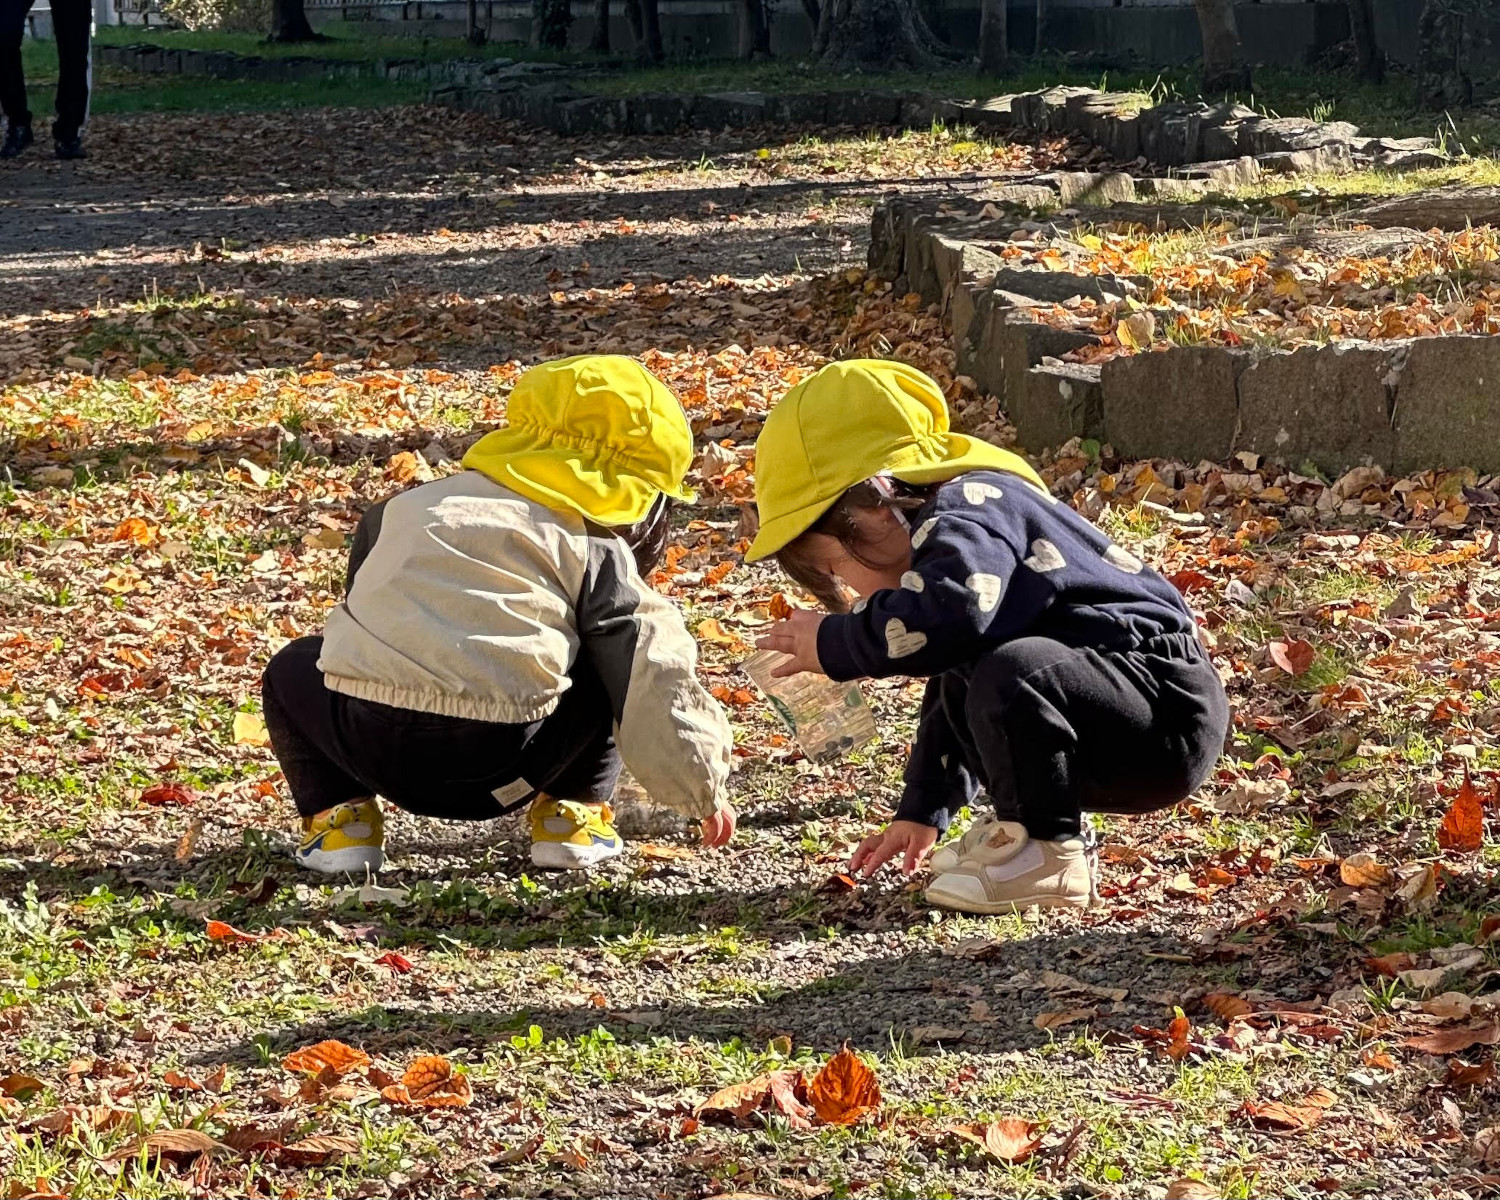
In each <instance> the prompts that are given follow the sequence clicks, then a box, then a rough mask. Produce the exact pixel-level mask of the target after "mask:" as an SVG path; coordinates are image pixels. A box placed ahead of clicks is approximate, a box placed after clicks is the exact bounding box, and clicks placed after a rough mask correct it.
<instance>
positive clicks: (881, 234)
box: [866, 202, 906, 279]
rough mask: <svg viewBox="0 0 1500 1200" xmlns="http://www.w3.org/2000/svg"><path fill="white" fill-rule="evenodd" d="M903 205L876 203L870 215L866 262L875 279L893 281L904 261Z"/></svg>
mask: <svg viewBox="0 0 1500 1200" xmlns="http://www.w3.org/2000/svg"><path fill="white" fill-rule="evenodd" d="M903 207H904V206H903V205H901V204H900V203H899V202H898V203H895V204H891V203H886V204H877V205H876V206H875V211H874V212H873V213H871V214H870V252H869V255H868V257H867V259H866V261H867V263H868V264H869V268H870V274H871V275H873V276H875V278H877V279H895V278H896V276H897V275H900V274H901V269H902V267H903V265H904V264H905V261H906V228H905V225H904V224H903V223H902V220H901V214H902V211H903Z"/></svg>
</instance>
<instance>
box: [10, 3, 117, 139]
mask: <svg viewBox="0 0 1500 1200" xmlns="http://www.w3.org/2000/svg"><path fill="white" fill-rule="evenodd" d="M51 3H52V31H53V37H55V38H56V39H57V70H58V73H57V120H56V121H54V122H53V123H52V136H53V137H54V138H57V139H58V140H59V141H71V140H72V139H73V138H75V137H77V136H78V133H79V131H80V130H81V129H82V128H83V123H84V122H85V121H86V120H87V119H88V115H89V85H90V81H91V80H92V78H93V69H92V64H91V60H90V59H89V38H90V36H91V34H92V31H93V26H94V7H93V4H92V3H91V2H90V0H51ZM31 5H32V0H0V111H3V112H4V113H5V117H6V119H7V120H8V121H9V122H10V124H11V125H30V124H31V110H30V109H29V108H27V107H26V77H25V75H24V74H23V72H22V70H21V36H22V34H23V33H25V31H26V14H27V13H28V12H29V11H30V10H31Z"/></svg>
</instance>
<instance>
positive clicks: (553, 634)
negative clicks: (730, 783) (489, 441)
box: [318, 471, 732, 818]
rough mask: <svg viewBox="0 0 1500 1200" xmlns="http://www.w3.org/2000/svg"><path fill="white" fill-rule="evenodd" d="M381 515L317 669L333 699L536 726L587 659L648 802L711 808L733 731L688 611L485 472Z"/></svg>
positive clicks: (614, 553)
mask: <svg viewBox="0 0 1500 1200" xmlns="http://www.w3.org/2000/svg"><path fill="white" fill-rule="evenodd" d="M382 508H383V511H382V512H381V513H380V515H379V523H378V527H376V528H375V529H374V530H373V532H374V538H373V544H371V545H370V546H369V548H368V553H367V554H366V555H365V557H364V558H363V559H362V560H361V561H358V562H357V563H356V564H355V565H356V566H357V568H358V570H357V573H356V574H355V575H354V578H353V583H352V586H351V587H350V590H349V593H348V596H347V597H346V598H345V600H344V602H343V603H342V604H340V605H339V606H338V607H337V608H335V609H334V610H333V611H332V612H331V613H330V614H329V618H328V625H327V628H326V629H325V631H324V638H323V652H322V656H321V657H320V658H319V660H318V666H319V668H320V669H321V670H322V671H323V674H324V677H325V679H326V681H327V684H328V686H329V687H330V688H332V689H333V690H334V691H336V692H341V693H343V694H344V695H348V696H355V697H359V698H360V699H364V700H373V701H375V702H377V703H380V704H388V705H391V706H393V707H396V708H404V709H412V710H416V711H418V712H427V713H438V714H442V715H445V716H453V717H465V718H469V719H471V720H478V721H490V722H497V723H502V724H510V725H516V724H528V723H530V722H533V721H537V720H540V719H541V718H543V717H545V716H547V715H548V714H549V713H550V712H552V710H553V709H554V708H556V707H557V703H558V700H559V698H560V697H561V696H562V694H563V692H565V691H567V689H568V688H569V687H570V686H571V681H570V679H569V674H570V671H571V669H572V667H573V664H574V663H575V662H576V661H577V659H578V657H579V655H587V656H588V661H589V663H590V664H591V665H592V666H593V668H594V671H595V672H596V673H597V674H598V676H599V678H600V680H601V681H602V682H603V684H604V687H605V689H606V690H607V691H608V693H609V697H610V701H611V704H612V706H613V708H614V716H615V740H616V743H617V744H618V746H619V749H620V754H621V756H622V757H623V758H624V760H625V765H626V766H627V767H629V768H630V771H631V773H632V774H633V775H634V776H635V777H636V779H637V780H638V781H639V782H640V783H641V785H642V786H643V787H644V788H645V789H646V791H647V793H648V794H649V795H650V796H651V798H652V800H653V801H655V802H656V803H658V804H663V805H666V806H668V807H670V808H673V809H676V810H677V811H678V812H680V813H683V814H684V815H686V816H689V817H697V818H702V817H706V816H708V815H710V814H711V813H712V812H713V811H714V808H715V805H716V804H717V802H718V801H719V800H720V799H721V798H722V796H723V794H724V787H725V782H726V780H727V779H728V776H729V762H730V750H731V746H732V736H731V734H730V730H729V723H728V721H727V720H726V719H725V717H724V713H723V711H722V710H721V709H720V708H719V706H718V704H717V703H716V702H715V701H714V699H713V698H712V697H711V696H710V695H709V694H708V693H707V692H706V691H705V690H704V688H703V686H702V684H700V683H699V682H698V677H697V661H698V651H697V646H696V644H695V643H694V641H693V639H692V636H691V635H690V634H689V633H688V631H687V628H686V627H685V626H684V624H683V621H682V616H681V614H680V613H679V612H678V611H677V609H676V607H675V606H674V605H673V604H671V603H670V602H669V601H667V600H666V599H664V598H663V597H661V596H659V595H658V594H657V593H656V592H655V591H654V590H652V588H651V587H650V586H649V585H647V584H646V583H645V581H644V580H642V579H641V576H640V573H639V572H638V570H637V569H636V565H635V560H634V558H633V557H632V555H631V553H630V549H629V547H628V546H626V544H625V543H624V542H623V541H622V540H621V539H620V538H618V537H615V536H613V535H612V534H610V533H609V532H608V531H606V530H603V529H600V528H598V527H596V526H591V525H589V524H587V523H586V522H585V521H584V520H583V518H582V517H581V516H579V515H577V514H575V513H571V512H565V511H559V510H556V509H552V508H549V507H546V506H544V505H541V504H537V503H534V502H533V501H531V500H527V499H524V498H523V497H521V496H519V495H517V494H516V493H514V492H511V491H508V490H507V489H505V488H503V487H501V486H500V485H499V484H497V483H495V482H494V481H492V480H491V479H489V478H488V477H487V476H485V475H482V474H480V473H479V472H477V471H462V472H460V473H458V474H456V475H452V476H449V477H448V478H446V479H440V480H437V481H435V482H433V483H428V484H424V485H422V486H421V487H417V488H413V489H412V490H410V491H407V492H403V493H402V494H400V495H398V496H395V497H393V498H392V499H391V500H390V501H389V502H387V503H386V504H385V505H383V506H382ZM356 552H357V553H358V548H356Z"/></svg>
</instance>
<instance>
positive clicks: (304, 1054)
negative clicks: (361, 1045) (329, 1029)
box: [281, 1039, 370, 1078]
mask: <svg viewBox="0 0 1500 1200" xmlns="http://www.w3.org/2000/svg"><path fill="white" fill-rule="evenodd" d="M281 1065H282V1066H283V1067H285V1068H286V1069H287V1070H288V1071H302V1072H305V1073H307V1074H308V1075H321V1074H322V1073H323V1072H324V1071H332V1072H333V1074H334V1077H335V1078H337V1077H338V1076H340V1075H345V1074H347V1073H348V1072H350V1071H359V1070H363V1069H364V1068H365V1067H368V1066H369V1065H370V1056H369V1055H368V1054H366V1053H365V1052H364V1051H363V1050H356V1049H354V1047H353V1046H346V1045H344V1043H343V1042H339V1041H334V1040H333V1039H329V1040H328V1041H326V1042H318V1043H317V1044H316V1045H313V1046H306V1047H304V1048H303V1049H301V1050H293V1051H292V1052H291V1053H290V1054H288V1055H287V1056H286V1057H285V1058H283V1059H282V1060H281Z"/></svg>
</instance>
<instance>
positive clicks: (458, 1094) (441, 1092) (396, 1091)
mask: <svg viewBox="0 0 1500 1200" xmlns="http://www.w3.org/2000/svg"><path fill="white" fill-rule="evenodd" d="M380 1094H381V1095H382V1096H384V1097H385V1099H387V1100H389V1101H390V1102H391V1103H392V1104H414V1105H416V1106H418V1107H419V1108H464V1107H466V1106H467V1105H469V1104H470V1103H472V1102H473V1100H474V1091H473V1088H472V1087H470V1085H469V1077H468V1076H467V1075H462V1074H460V1073H459V1072H457V1071H455V1070H454V1069H453V1064H452V1063H451V1062H449V1061H448V1060H447V1059H446V1058H443V1057H442V1056H441V1055H438V1054H428V1055H424V1056H423V1057H421V1058H419V1059H417V1061H416V1062H414V1063H412V1065H411V1066H409V1067H407V1068H406V1071H405V1073H404V1074H403V1075H402V1076H401V1082H400V1083H395V1084H390V1085H388V1086H387V1087H383V1088H381V1089H380Z"/></svg>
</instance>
